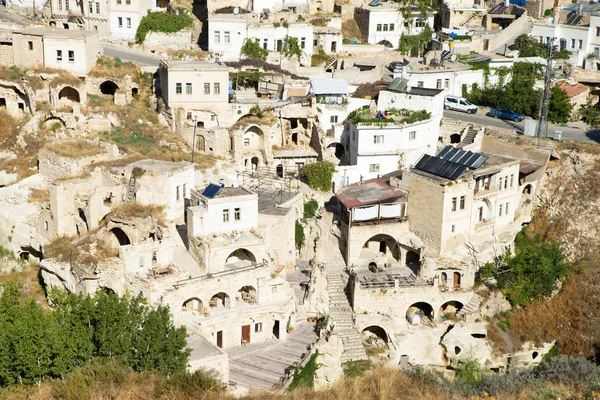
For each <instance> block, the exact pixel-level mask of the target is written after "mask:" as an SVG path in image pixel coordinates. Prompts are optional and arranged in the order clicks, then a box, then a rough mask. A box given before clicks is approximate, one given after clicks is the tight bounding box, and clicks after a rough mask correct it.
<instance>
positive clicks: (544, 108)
mask: <svg viewBox="0 0 600 400" xmlns="http://www.w3.org/2000/svg"><path fill="white" fill-rule="evenodd" d="M553 42H554V39H553V38H552V39H550V40H548V60H547V62H546V71H545V73H544V91H543V93H542V98H541V99H540V114H539V118H538V125H537V132H536V136H537V137H540V138H541V137H548V110H549V108H550V85H551V83H552V52H553V51H554V45H553Z"/></svg>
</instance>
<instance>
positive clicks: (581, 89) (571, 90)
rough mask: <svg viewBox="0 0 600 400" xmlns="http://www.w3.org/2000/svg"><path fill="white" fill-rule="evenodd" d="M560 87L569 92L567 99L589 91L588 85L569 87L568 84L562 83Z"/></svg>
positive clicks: (579, 84)
mask: <svg viewBox="0 0 600 400" xmlns="http://www.w3.org/2000/svg"><path fill="white" fill-rule="evenodd" d="M558 87H559V88H561V89H562V90H564V91H565V92H567V97H573V96H577V95H578V94H581V93H583V92H585V91H586V90H587V88H588V87H587V86H586V85H582V84H581V83H578V84H576V85H569V84H568V83H567V82H561V83H559V84H558Z"/></svg>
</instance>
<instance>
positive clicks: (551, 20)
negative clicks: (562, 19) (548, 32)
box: [548, 17, 554, 25]
mask: <svg viewBox="0 0 600 400" xmlns="http://www.w3.org/2000/svg"><path fill="white" fill-rule="evenodd" d="M548 23H549V24H551V25H554V18H552V17H550V18H548Z"/></svg>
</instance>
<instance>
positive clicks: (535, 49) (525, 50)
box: [515, 33, 548, 58]
mask: <svg viewBox="0 0 600 400" xmlns="http://www.w3.org/2000/svg"><path fill="white" fill-rule="evenodd" d="M515 47H516V48H517V49H518V50H519V57H543V58H547V57H548V46H547V45H544V44H542V43H539V42H538V41H537V40H536V39H535V38H534V37H533V36H529V35H528V34H526V33H524V34H522V35H521V36H519V37H517V38H516V39H515Z"/></svg>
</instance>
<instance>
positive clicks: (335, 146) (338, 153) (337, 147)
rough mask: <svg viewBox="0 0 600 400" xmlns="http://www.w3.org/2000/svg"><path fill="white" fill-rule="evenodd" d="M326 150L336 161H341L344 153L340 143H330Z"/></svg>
mask: <svg viewBox="0 0 600 400" xmlns="http://www.w3.org/2000/svg"><path fill="white" fill-rule="evenodd" d="M327 148H328V149H329V151H330V152H331V153H333V155H334V156H335V157H336V158H337V159H338V160H341V159H342V158H343V157H344V153H345V152H346V150H345V149H344V146H343V145H342V144H341V143H330V144H329V146H327Z"/></svg>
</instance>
